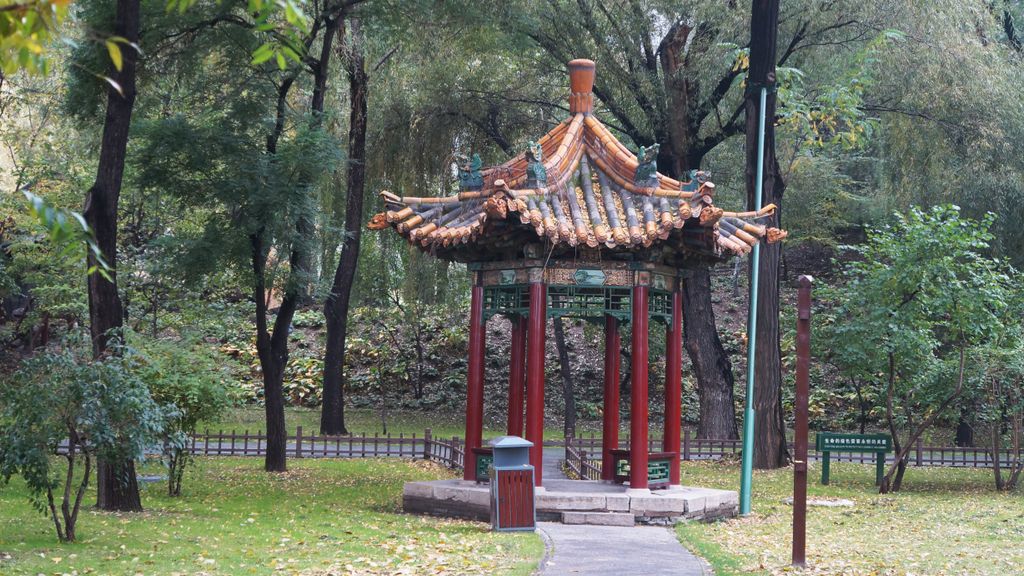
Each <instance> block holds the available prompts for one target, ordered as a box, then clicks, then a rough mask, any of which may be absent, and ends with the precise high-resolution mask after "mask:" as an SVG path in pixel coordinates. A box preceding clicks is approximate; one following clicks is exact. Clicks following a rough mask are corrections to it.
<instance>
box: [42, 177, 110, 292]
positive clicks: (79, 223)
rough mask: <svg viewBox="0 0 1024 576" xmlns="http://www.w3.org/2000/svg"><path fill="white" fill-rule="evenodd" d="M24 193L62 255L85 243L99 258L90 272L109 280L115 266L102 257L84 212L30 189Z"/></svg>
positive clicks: (96, 257) (90, 268)
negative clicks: (53, 202) (52, 202)
mask: <svg viewBox="0 0 1024 576" xmlns="http://www.w3.org/2000/svg"><path fill="white" fill-rule="evenodd" d="M22 193H23V194H25V198H27V199H28V203H29V207H28V209H29V212H31V214H32V216H33V217H35V219H36V221H37V222H38V223H39V225H40V226H42V227H43V228H45V229H46V232H47V234H48V235H49V237H50V241H51V242H53V244H54V245H55V246H57V248H59V249H60V255H61V256H67V255H69V254H70V253H71V252H72V251H74V250H75V248H76V247H77V246H78V245H79V244H85V246H86V249H87V250H88V251H89V252H91V253H92V254H93V256H94V257H95V259H96V264H95V265H93V266H90V267H89V270H88V272H87V273H88V274H94V273H95V274H99V275H100V276H103V277H104V278H105V279H107V280H110V272H111V271H112V268H111V267H110V265H109V264H107V261H106V260H105V259H104V258H103V252H102V250H100V245H99V244H98V243H97V242H96V237H95V235H94V234H93V233H92V230H90V229H89V225H88V224H86V222H85V217H84V216H82V215H81V214H79V213H78V212H75V211H73V210H65V209H63V208H56V207H54V206H51V205H49V204H48V203H47V202H46V200H44V199H43V198H40V197H39V196H36V195H35V194H33V193H31V192H29V191H28V190H22Z"/></svg>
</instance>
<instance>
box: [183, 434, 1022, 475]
mask: <svg viewBox="0 0 1024 576" xmlns="http://www.w3.org/2000/svg"><path fill="white" fill-rule="evenodd" d="M544 446H545V447H557V448H564V449H565V459H566V464H567V466H568V467H569V468H570V471H572V472H573V473H576V474H577V475H579V476H581V477H586V478H600V461H601V438H600V437H598V436H596V435H595V434H590V435H587V436H582V437H579V438H572V439H559V438H553V439H546V440H545V441H544ZM648 446H649V449H650V450H651V451H660V450H661V448H662V446H661V439H660V438H651V439H650V440H649V441H648ZM266 447H267V436H266V433H264V432H263V431H261V430H258V431H256V432H250V431H248V430H245V431H243V432H241V433H239V432H237V431H236V430H231V431H229V432H225V431H224V430H218V431H216V432H213V431H210V430H205V431H204V432H202V433H200V434H196V435H195V436H194V437H193V438H192V439H191V445H190V449H191V451H192V453H193V454H196V455H204V456H263V455H265V454H266ZM619 447H620V448H628V447H629V438H628V437H623V438H621V439H620V441H619ZM791 449H792V447H791ZM741 450H742V442H741V441H740V440H716V439H701V438H696V437H695V435H694V434H693V432H692V431H691V430H688V429H686V430H684V431H683V438H682V442H681V445H680V450H679V451H680V457H681V459H682V460H685V461H689V460H715V459H721V458H739V456H740V452H741ZM286 454H287V455H288V456H289V457H292V458H416V459H424V460H434V461H436V462H439V463H441V464H443V465H445V466H448V467H449V468H459V469H461V468H462V465H463V459H464V458H465V442H464V441H463V440H462V439H461V438H458V437H452V438H440V437H436V436H434V435H433V434H432V433H431V431H430V429H427V430H425V431H424V433H423V434H422V435H418V434H415V433H413V434H408V435H407V434H398V435H394V434H386V435H380V434H373V435H369V434H362V435H355V434H353V435H348V436H319V435H316V434H305V433H304V432H303V430H302V427H301V426H300V427H298V428H297V429H296V431H295V434H294V435H289V436H288V437H287V439H286ZM1000 456H1001V459H1000V460H1001V463H1002V466H1004V467H1011V466H1013V465H1014V464H1015V463H1017V462H1020V461H1021V459H1024V452H1018V453H1015V452H1013V451H1012V450H1004V451H1003V452H1001V454H1000ZM874 457H875V456H874V454H849V453H842V452H834V453H832V461H833V462H854V463H861V464H871V463H873V462H874ZM808 458H809V459H810V460H813V461H817V460H820V458H821V454H820V453H818V452H817V451H815V450H813V449H812V450H810V452H809V454H808ZM887 459H888V461H889V462H893V461H894V460H895V455H894V454H892V453H890V454H888V455H887ZM909 463H910V465H911V466H947V467H958V468H991V467H992V455H991V451H990V450H988V449H985V448H960V447H952V446H926V445H924V444H923V443H922V442H918V443H917V444H916V445H915V446H914V449H913V450H912V451H911V453H910V462H909Z"/></svg>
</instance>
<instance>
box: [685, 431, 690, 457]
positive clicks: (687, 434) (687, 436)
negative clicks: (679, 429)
mask: <svg viewBox="0 0 1024 576" xmlns="http://www.w3.org/2000/svg"><path fill="white" fill-rule="evenodd" d="M683 460H684V461H686V462H689V461H690V429H689V428H686V429H685V430H683Z"/></svg>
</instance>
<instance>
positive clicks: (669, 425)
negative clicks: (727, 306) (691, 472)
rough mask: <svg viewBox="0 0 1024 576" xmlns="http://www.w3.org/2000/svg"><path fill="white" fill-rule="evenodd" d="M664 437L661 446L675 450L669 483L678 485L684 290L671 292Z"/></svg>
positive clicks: (663, 448) (681, 408)
mask: <svg viewBox="0 0 1024 576" xmlns="http://www.w3.org/2000/svg"><path fill="white" fill-rule="evenodd" d="M665 347H666V350H665V436H664V440H663V442H662V447H661V449H662V450H664V451H665V452H673V453H675V456H674V457H673V458H672V467H671V468H670V469H669V484H670V485H671V486H678V485H679V451H680V450H681V446H680V438H679V436H680V433H681V430H680V428H681V427H682V419H683V406H682V402H683V292H682V290H681V289H679V288H676V290H675V291H674V292H673V293H672V321H671V323H669V325H668V326H667V327H666V328H665Z"/></svg>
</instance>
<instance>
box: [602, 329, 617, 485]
mask: <svg viewBox="0 0 1024 576" xmlns="http://www.w3.org/2000/svg"><path fill="white" fill-rule="evenodd" d="M621 347H622V341H621V337H620V336H619V319H618V318H616V317H615V316H611V315H609V316H605V317H604V418H603V419H602V423H603V426H602V428H601V479H602V480H614V479H615V461H614V460H613V459H612V450H617V449H618V447H619V368H620V364H621V361H622V356H621V354H620V350H621Z"/></svg>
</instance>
